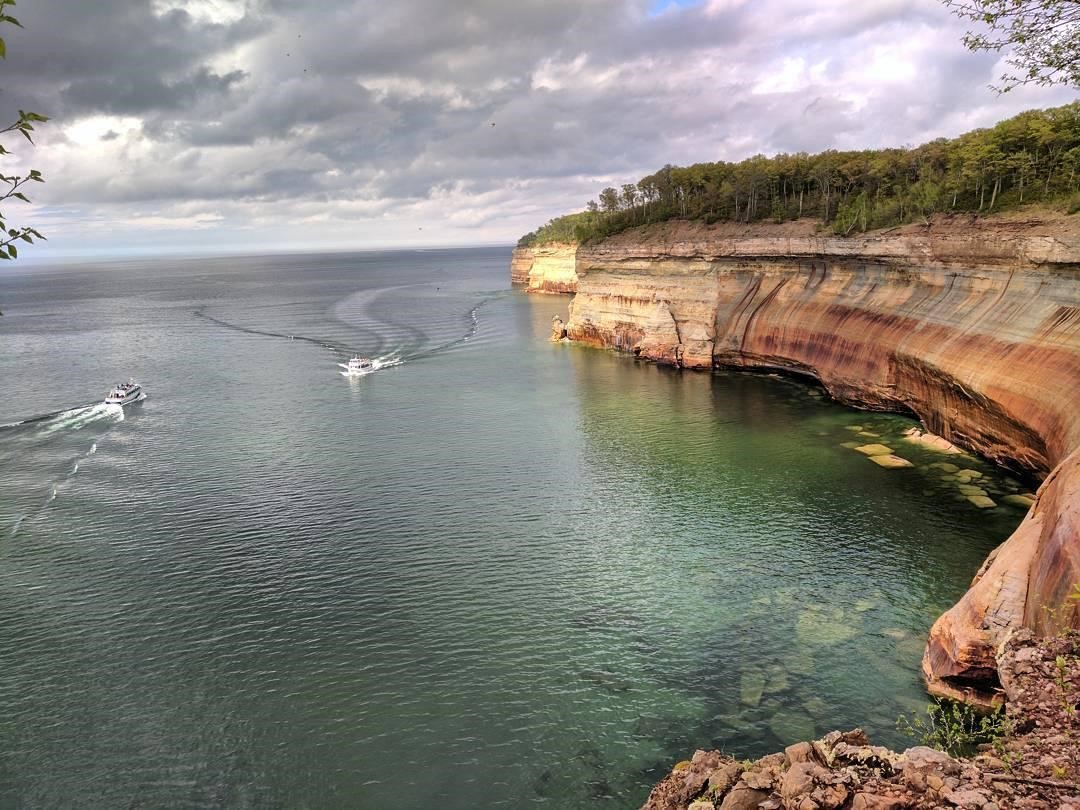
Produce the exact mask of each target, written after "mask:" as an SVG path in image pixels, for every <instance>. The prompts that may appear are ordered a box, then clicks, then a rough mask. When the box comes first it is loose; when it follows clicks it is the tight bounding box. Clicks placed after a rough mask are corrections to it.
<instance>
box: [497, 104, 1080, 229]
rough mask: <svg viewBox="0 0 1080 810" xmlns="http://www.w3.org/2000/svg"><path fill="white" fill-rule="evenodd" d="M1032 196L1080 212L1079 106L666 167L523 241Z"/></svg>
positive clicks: (964, 208) (832, 223) (1026, 200)
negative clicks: (962, 129) (906, 144)
mask: <svg viewBox="0 0 1080 810" xmlns="http://www.w3.org/2000/svg"><path fill="white" fill-rule="evenodd" d="M1032 203H1043V204H1053V205H1055V206H1060V207H1062V208H1064V210H1065V211H1066V212H1067V213H1070V214H1073V213H1077V212H1078V211H1080V102H1073V103H1071V104H1066V105H1064V106H1062V107H1053V108H1050V109H1045V110H1029V111H1027V112H1023V113H1020V114H1019V115H1016V116H1014V117H1012V118H1009V119H1007V120H1005V121H1002V122H1000V123H999V124H997V125H995V126H993V127H990V128H987V129H977V130H972V131H971V132H967V133H964V134H963V135H960V136H959V137H956V138H939V139H937V140H934V141H930V142H929V143H925V144H922V145H921V146H917V147H914V148H892V149H864V150H858V151H837V150H833V149H830V150H827V151H824V152H820V153H817V154H808V153H806V152H798V153H794V154H787V153H783V154H779V155H775V156H773V157H766V156H765V155H760V154H759V155H754V156H753V157H750V158H747V159H746V160H742V161H739V162H737V163H728V162H724V161H718V162H714V163H696V164H694V165H692V166H685V167H683V166H673V165H670V164H669V165H667V166H664V167H663V168H662V169H660V170H659V171H657V172H656V173H654V174H651V175H648V176H647V177H643V178H641V180H639V181H638V182H637V183H627V184H624V185H622V186H621V187H620V188H615V187H609V188H606V189H604V190H603V191H602V192H600V194H599V197H598V199H597V200H591V201H590V202H589V203H588V204H587V205H586V208H585V210H584V211H580V212H577V213H572V214H567V215H565V216H561V217H556V218H555V219H552V220H551V221H549V222H548V223H547V224H545V225H543V226H542V227H540V228H538V229H537V230H536V231H533V232H531V233H528V234H525V235H524V236H522V237H521V239H520V240H518V247H535V246H539V245H547V244H556V243H575V242H576V243H582V244H587V243H591V242H597V241H600V240H602V239H604V238H606V237H609V236H613V235H615V234H618V233H621V232H623V231H626V230H628V229H630V228H634V227H637V226H640V225H648V224H652V223H658V222H666V221H668V220H675V219H681V220H696V221H701V222H704V223H705V224H707V225H711V224H714V223H717V222H736V223H743V224H752V223H755V222H773V223H783V222H790V221H794V220H799V219H803V218H816V219H817V220H819V222H820V223H821V224H820V228H821V229H822V230H827V231H828V232H829V233H831V234H834V235H838V236H848V235H851V234H855V233H865V232H867V231H872V230H880V229H883V228H890V227H895V226H899V225H905V224H909V223H917V222H929V220H930V218H931V217H933V216H934V215H935V214H996V213H1001V212H1005V211H1010V210H1014V209H1017V208H1022V207H1024V206H1027V205H1030V204H1032Z"/></svg>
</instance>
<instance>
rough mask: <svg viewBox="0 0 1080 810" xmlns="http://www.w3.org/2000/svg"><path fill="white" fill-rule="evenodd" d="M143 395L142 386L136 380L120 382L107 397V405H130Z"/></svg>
mask: <svg viewBox="0 0 1080 810" xmlns="http://www.w3.org/2000/svg"><path fill="white" fill-rule="evenodd" d="M140 396H142V387H141V386H140V385H139V384H138V383H137V382H135V381H134V380H129V381H128V382H126V383H120V384H119V385H117V386H115V387H114V388H113V390H112V391H110V392H109V395H108V396H107V397H105V404H106V405H130V404H131V403H132V402H134V401H135V400H137V399H138V398H139V397H140Z"/></svg>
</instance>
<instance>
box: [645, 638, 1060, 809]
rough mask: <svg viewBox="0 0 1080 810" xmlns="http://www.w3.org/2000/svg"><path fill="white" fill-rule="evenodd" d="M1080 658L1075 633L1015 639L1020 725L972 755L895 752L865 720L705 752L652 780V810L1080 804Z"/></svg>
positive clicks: (1003, 659)
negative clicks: (728, 751)
mask: <svg viewBox="0 0 1080 810" xmlns="http://www.w3.org/2000/svg"><path fill="white" fill-rule="evenodd" d="M1078 656H1080V634H1077V633H1067V634H1064V635H1062V636H1060V637H1056V638H1052V639H1048V640H1043V641H1036V640H1035V639H1034V636H1033V635H1032V633H1031V632H1030V631H1020V632H1019V633H1017V634H1015V635H1014V636H1012V637H1010V638H1009V639H1008V640H1007V642H1006V643H1005V645H1004V646H1003V647H1002V649H1001V651H1000V652H999V657H998V668H999V671H1000V672H1001V674H1002V683H1003V686H1004V690H1005V692H1006V694H1007V696H1008V709H1007V717H1008V720H1009V726H1010V727H1011V731H1009V732H1008V733H1007V736H1005V737H1003V738H1001V739H1000V740H998V741H997V742H996V743H994V744H993V745H991V746H987V748H988V750H987V751H986V752H985V753H983V754H980V755H979V756H976V757H974V758H966V759H954V758H953V757H950V756H948V755H947V754H945V753H942V752H941V751H937V750H934V749H932V748H927V747H924V746H918V747H915V748H909V749H908V750H906V751H904V752H903V753H896V752H894V751H890V750H888V749H886V748H883V747H881V746H875V745H871V744H870V741H869V740H868V739H867V738H866V736H865V735H864V734H863V733H862V731H860V730H858V729H856V730H855V731H849V732H846V733H841V732H838V731H834V732H832V733H830V734H827V735H826V736H825V737H823V738H822V739H820V740H814V741H806V742H798V743H795V744H793V745H790V746H788V747H787V748H786V749H785V750H784V753H782V754H771V755H769V756H766V757H763V758H761V759H759V760H757V761H756V762H753V763H742V762H738V761H736V760H734V759H732V758H731V757H729V756H725V755H723V754H721V753H720V752H718V751H708V752H706V751H697V752H696V753H695V754H694V755H693V758H692V759H690V760H687V761H685V762H680V763H679V764H677V765H676V766H675V768H674V769H673V770H672V772H671V773H670V774H669V775H668V776H667V777H666V778H664V779H663V780H662V781H661V782H660V783H659V784H657V785H656V787H654V788H653V790H652V792H651V793H650V794H649V798H648V801H647V802H646V803H645V805H644V807H643V810H684V809H686V808H688V809H689V810H757V809H758V808H760V810H780V808H784V810H901V809H902V808H920V809H921V808H968V809H969V810H1011V808H1024V810H1043V808H1045V809H1046V810H1075V809H1076V808H1080V784H1078V782H1080V712H1078V711H1077V710H1076V706H1077V704H1078V703H1080V657H1078ZM1070 707H1072V709H1071V710H1070Z"/></svg>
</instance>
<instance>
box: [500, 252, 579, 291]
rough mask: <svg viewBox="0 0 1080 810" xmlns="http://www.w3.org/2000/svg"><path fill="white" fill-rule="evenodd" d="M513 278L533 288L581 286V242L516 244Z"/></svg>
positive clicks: (574, 288)
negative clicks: (578, 279) (531, 245)
mask: <svg viewBox="0 0 1080 810" xmlns="http://www.w3.org/2000/svg"><path fill="white" fill-rule="evenodd" d="M510 281H511V282H512V283H514V284H524V285H526V287H527V288H528V291H529V292H541V293H572V292H574V291H575V290H577V245H573V244H550V245H536V246H534V247H519V248H514V255H513V258H511V260H510Z"/></svg>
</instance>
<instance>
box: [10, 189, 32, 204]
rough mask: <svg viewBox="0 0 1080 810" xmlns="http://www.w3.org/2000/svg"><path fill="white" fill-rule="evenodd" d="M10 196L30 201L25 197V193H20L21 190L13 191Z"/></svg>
mask: <svg viewBox="0 0 1080 810" xmlns="http://www.w3.org/2000/svg"><path fill="white" fill-rule="evenodd" d="M11 196H12V197H18V198H19V199H20V200H22V201H23V202H30V200H29V199H27V197H26V195H25V194H23V193H22V192H21V191H15V192H12V194H11Z"/></svg>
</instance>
